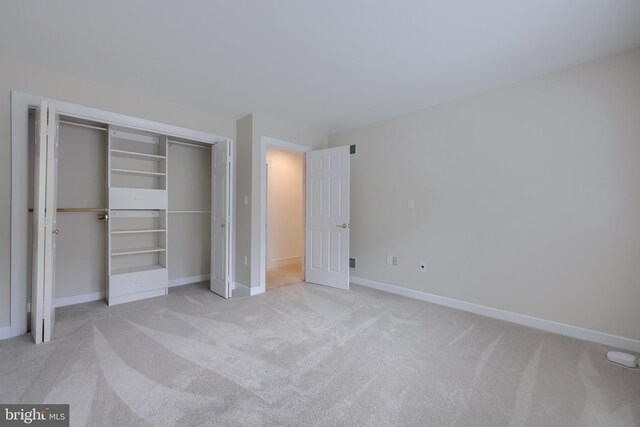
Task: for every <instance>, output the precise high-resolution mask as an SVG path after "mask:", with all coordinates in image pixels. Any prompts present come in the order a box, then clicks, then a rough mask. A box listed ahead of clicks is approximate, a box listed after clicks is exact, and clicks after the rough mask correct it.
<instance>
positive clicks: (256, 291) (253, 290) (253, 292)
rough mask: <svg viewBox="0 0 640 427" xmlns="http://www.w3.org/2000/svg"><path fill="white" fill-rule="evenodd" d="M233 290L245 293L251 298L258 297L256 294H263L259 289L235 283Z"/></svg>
mask: <svg viewBox="0 0 640 427" xmlns="http://www.w3.org/2000/svg"><path fill="white" fill-rule="evenodd" d="M234 289H238V290H241V291H242V292H245V293H247V294H249V295H251V296H254V295H258V294H261V293H263V292H264V291H263V290H262V289H260V288H254V287H251V286H247V285H243V284H242V283H240V282H235V288H234Z"/></svg>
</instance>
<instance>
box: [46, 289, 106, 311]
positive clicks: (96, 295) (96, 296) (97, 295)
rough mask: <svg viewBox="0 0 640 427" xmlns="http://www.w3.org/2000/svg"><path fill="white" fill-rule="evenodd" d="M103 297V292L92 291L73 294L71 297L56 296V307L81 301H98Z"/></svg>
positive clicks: (80, 302)
mask: <svg viewBox="0 0 640 427" xmlns="http://www.w3.org/2000/svg"><path fill="white" fill-rule="evenodd" d="M104 298H105V293H104V292H93V293H90V294H82V295H74V296H72V297H64V298H56V302H55V304H56V307H65V306H67V305H74V304H82V303H83V302H91V301H100V300H103V299H104Z"/></svg>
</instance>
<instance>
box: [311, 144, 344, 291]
mask: <svg viewBox="0 0 640 427" xmlns="http://www.w3.org/2000/svg"><path fill="white" fill-rule="evenodd" d="M349 156H350V148H349V146H344V147H336V148H329V149H326V150H317V151H310V152H307V153H306V160H305V166H306V169H305V182H306V184H305V186H306V190H305V198H306V202H305V211H306V213H305V218H306V221H305V280H306V281H307V282H310V283H316V284H319V285H325V286H331V287H334V288H340V289H349V221H350V220H349V189H350V173H349V169H350V158H349Z"/></svg>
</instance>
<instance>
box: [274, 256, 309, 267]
mask: <svg viewBox="0 0 640 427" xmlns="http://www.w3.org/2000/svg"><path fill="white" fill-rule="evenodd" d="M299 263H302V256H301V255H298V256H290V257H285V258H278V259H272V260H269V265H268V268H278V267H286V266H288V265H292V264H299Z"/></svg>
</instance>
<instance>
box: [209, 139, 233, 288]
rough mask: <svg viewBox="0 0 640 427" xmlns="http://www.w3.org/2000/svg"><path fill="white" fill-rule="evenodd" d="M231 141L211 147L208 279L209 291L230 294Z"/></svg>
mask: <svg viewBox="0 0 640 427" xmlns="http://www.w3.org/2000/svg"><path fill="white" fill-rule="evenodd" d="M230 172H231V144H230V141H228V140H227V141H222V142H218V143H216V144H215V145H214V146H213V147H212V149H211V191H212V195H211V279H210V288H211V291H212V292H215V293H216V294H218V295H220V296H222V297H224V298H229V297H230V296H231V289H230V287H231V283H230V280H229V271H230V268H229V263H230V260H231V256H230V255H231V248H230V242H231V236H230V231H231V230H230V228H231V227H230V220H231V214H230V209H231V189H230V186H231V176H230Z"/></svg>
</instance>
